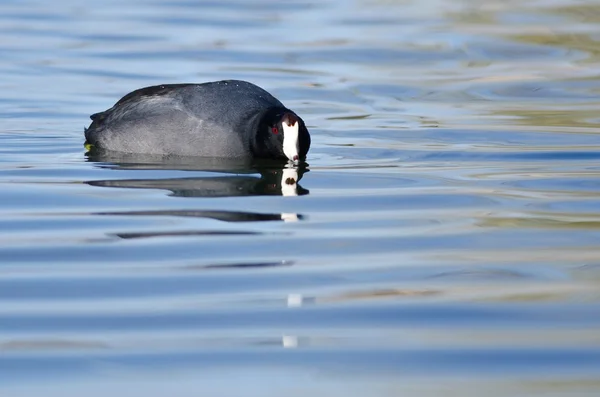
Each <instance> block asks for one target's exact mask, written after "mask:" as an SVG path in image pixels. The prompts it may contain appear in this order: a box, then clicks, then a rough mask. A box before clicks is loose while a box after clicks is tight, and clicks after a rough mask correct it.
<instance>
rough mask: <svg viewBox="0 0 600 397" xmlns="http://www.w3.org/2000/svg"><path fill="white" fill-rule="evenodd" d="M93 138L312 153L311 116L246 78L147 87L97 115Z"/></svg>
mask: <svg viewBox="0 0 600 397" xmlns="http://www.w3.org/2000/svg"><path fill="white" fill-rule="evenodd" d="M90 118H91V119H92V123H91V124H90V126H89V128H87V129H86V130H85V138H86V143H88V144H91V145H93V147H94V148H95V149H100V150H109V151H117V152H125V153H140V154H142V153H144V154H156V155H168V156H202V157H220V158H270V159H281V160H285V159H287V160H289V161H292V162H295V163H297V162H298V161H300V160H304V159H305V158H306V154H307V153H308V149H309V148H310V135H309V133H308V130H307V129H306V125H305V124H304V121H303V120H302V119H301V118H300V117H299V116H298V115H297V114H296V113H294V112H293V111H292V110H290V109H288V108H286V107H285V106H284V105H283V104H282V103H281V102H280V101H279V100H277V99H276V98H275V97H273V96H272V95H271V94H269V93H268V92H267V91H265V90H263V89H262V88H260V87H258V86H256V85H254V84H252V83H248V82H246V81H240V80H223V81H215V82H210V83H204V84H165V85H157V86H153V87H146V88H141V89H139V90H136V91H133V92H131V93H129V94H127V95H125V96H124V97H123V98H121V99H120V100H119V101H118V102H117V103H116V104H115V105H114V106H113V107H111V108H110V109H108V110H106V111H104V112H100V113H96V114H93V115H92V116H90Z"/></svg>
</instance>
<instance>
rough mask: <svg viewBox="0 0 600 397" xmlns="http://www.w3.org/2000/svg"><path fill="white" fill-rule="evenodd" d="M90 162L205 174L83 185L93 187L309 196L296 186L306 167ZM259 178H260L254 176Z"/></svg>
mask: <svg viewBox="0 0 600 397" xmlns="http://www.w3.org/2000/svg"><path fill="white" fill-rule="evenodd" d="M86 155H87V159H88V161H90V162H94V163H97V165H98V166H99V167H103V168H111V169H118V170H180V171H204V172H208V173H209V174H207V175H203V176H198V177H186V178H158V179H157V178H152V179H111V180H96V181H88V182H86V183H87V184H89V185H92V186H102V187H117V188H131V189H164V190H170V191H171V192H172V194H171V195H172V196H176V197H234V196H263V195H280V196H281V195H283V196H301V195H306V194H308V193H309V191H308V190H306V189H304V188H303V187H301V186H300V185H299V184H298V182H299V181H300V179H301V178H302V176H303V175H304V173H306V172H308V169H307V168H306V166H305V165H302V166H290V165H287V164H282V163H281V162H275V161H265V160H260V161H258V160H250V161H245V160H237V159H234V160H231V159H205V158H193V157H171V156H155V155H140V154H128V153H115V152H102V151H90V152H88V153H87V154H86ZM257 174H259V175H257Z"/></svg>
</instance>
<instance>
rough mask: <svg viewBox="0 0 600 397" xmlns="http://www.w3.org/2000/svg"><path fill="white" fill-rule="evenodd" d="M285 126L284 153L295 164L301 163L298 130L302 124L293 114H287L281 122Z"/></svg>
mask: <svg viewBox="0 0 600 397" xmlns="http://www.w3.org/2000/svg"><path fill="white" fill-rule="evenodd" d="M281 125H282V126H283V153H284V154H285V156H286V157H287V158H288V159H289V160H290V161H292V162H293V163H294V164H298V162H299V161H300V156H299V154H298V151H299V146H300V145H299V142H298V129H299V126H300V122H298V119H297V118H296V117H294V115H292V114H286V115H285V116H284V117H283V119H282V120H281Z"/></svg>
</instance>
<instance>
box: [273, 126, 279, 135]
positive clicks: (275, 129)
mask: <svg viewBox="0 0 600 397" xmlns="http://www.w3.org/2000/svg"><path fill="white" fill-rule="evenodd" d="M271 132H272V133H273V134H275V135H277V134H279V130H278V129H277V127H271Z"/></svg>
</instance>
